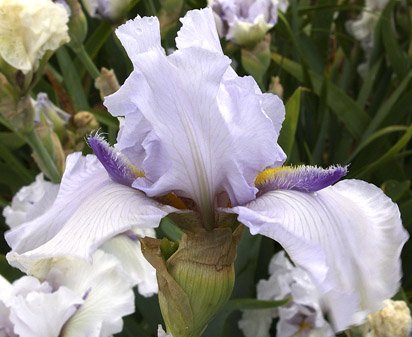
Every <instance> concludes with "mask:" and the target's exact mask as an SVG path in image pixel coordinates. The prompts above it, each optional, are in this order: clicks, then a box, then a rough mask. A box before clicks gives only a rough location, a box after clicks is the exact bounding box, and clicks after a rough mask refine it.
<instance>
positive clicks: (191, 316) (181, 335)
mask: <svg viewBox="0 0 412 337" xmlns="http://www.w3.org/2000/svg"><path fill="white" fill-rule="evenodd" d="M240 232H241V229H240V227H238V229H237V230H235V232H234V233H232V230H231V229H230V228H216V229H214V230H212V231H206V230H203V229H198V230H196V232H186V233H185V234H183V236H182V239H181V241H180V242H179V246H178V248H177V250H176V251H174V252H173V250H174V249H175V248H174V247H173V245H166V249H165V248H163V247H164V245H163V246H162V244H161V240H156V239H152V238H143V239H142V240H141V242H142V251H143V255H144V256H145V257H146V259H147V260H148V261H149V262H150V263H151V264H152V265H153V266H154V267H155V268H156V272H157V280H158V284H159V303H160V308H161V311H162V315H163V318H164V320H165V323H166V327H167V331H168V332H169V333H171V334H172V335H173V336H174V337H199V336H200V335H201V333H202V332H203V331H204V329H205V328H206V327H207V324H208V322H209V321H210V319H211V318H212V317H213V316H214V315H215V314H216V312H217V311H218V310H219V309H220V308H221V307H222V306H223V305H224V304H225V303H226V302H227V300H228V299H229V297H230V295H231V293H232V290H233V285H234V281H235V271H234V260H235V257H236V247H237V243H238V241H239V237H240V234H241V233H240ZM167 247H169V248H173V250H172V251H171V252H172V255H171V256H170V257H169V258H167V256H168V255H170V251H169V249H168V248H167ZM165 250H167V252H166V251H165Z"/></svg>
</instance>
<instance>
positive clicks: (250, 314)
mask: <svg viewBox="0 0 412 337" xmlns="http://www.w3.org/2000/svg"><path fill="white" fill-rule="evenodd" d="M269 273H270V277H269V279H268V280H260V281H259V283H258V285H257V298H258V299H260V300H276V301H279V300H283V299H286V298H290V301H289V303H288V304H287V305H285V306H282V307H279V308H277V309H265V310H246V311H244V312H243V316H242V319H241V320H240V321H239V327H240V328H241V330H242V331H243V333H244V335H245V336H246V337H270V334H269V329H270V326H271V324H272V321H273V319H274V318H275V317H279V321H278V323H277V327H276V328H277V334H276V336H278V337H294V336H302V337H303V336H308V337H309V336H310V337H315V336H317V337H331V336H334V333H333V330H332V328H331V326H330V325H329V323H328V322H327V321H326V320H325V318H324V316H323V314H324V313H323V311H322V308H321V302H322V298H321V294H320V293H319V291H318V290H317V288H316V286H315V285H314V283H313V282H312V280H311V279H310V277H309V275H308V274H307V273H306V272H305V271H304V270H303V269H302V268H299V267H295V266H293V265H292V264H291V262H290V261H289V260H288V259H287V257H286V256H285V252H283V251H282V252H279V253H277V254H276V255H275V256H274V257H273V258H272V260H271V261H270V264H269Z"/></svg>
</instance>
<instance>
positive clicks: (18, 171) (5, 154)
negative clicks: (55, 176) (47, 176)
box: [0, 143, 33, 185]
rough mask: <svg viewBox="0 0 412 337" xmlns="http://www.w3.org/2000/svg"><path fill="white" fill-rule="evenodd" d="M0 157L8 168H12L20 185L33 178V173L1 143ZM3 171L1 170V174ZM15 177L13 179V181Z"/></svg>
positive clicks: (27, 182)
mask: <svg viewBox="0 0 412 337" xmlns="http://www.w3.org/2000/svg"><path fill="white" fill-rule="evenodd" d="M0 158H1V159H3V160H4V162H5V163H6V164H7V166H8V170H12V171H13V174H14V176H15V178H16V176H17V177H18V178H19V182H21V183H22V185H25V184H29V183H30V182H31V181H32V180H33V174H32V173H31V172H30V170H28V169H27V168H26V167H24V165H23V164H22V163H21V162H20V161H19V160H18V159H17V158H16V156H15V155H14V154H13V153H12V152H11V151H10V150H9V149H8V148H7V147H5V146H4V145H3V144H2V143H0ZM3 173H5V172H2V175H3ZM14 180H16V179H13V181H14Z"/></svg>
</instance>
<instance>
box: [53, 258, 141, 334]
mask: <svg viewBox="0 0 412 337" xmlns="http://www.w3.org/2000/svg"><path fill="white" fill-rule="evenodd" d="M47 280H48V281H49V282H50V283H52V284H55V285H59V286H60V287H67V288H69V289H70V290H71V291H73V292H74V293H76V294H78V295H80V296H81V297H82V298H83V299H84V301H83V303H82V305H81V306H80V307H79V308H78V310H77V311H76V313H75V314H74V315H73V316H72V317H71V318H70V319H69V320H68V321H67V323H66V324H65V326H64V328H63V330H62V333H61V336H63V337H88V336H99V337H109V336H111V335H113V334H115V333H118V332H120V331H121V330H122V327H123V321H122V317H123V316H126V315H129V314H131V313H133V312H134V294H133V291H132V286H133V285H132V283H131V281H130V279H129V277H128V276H127V275H126V274H125V273H124V271H123V269H122V267H121V264H120V261H119V260H117V259H116V258H115V257H114V256H111V255H110V254H106V253H104V252H102V251H100V250H98V251H96V252H95V253H94V254H93V259H92V264H89V263H87V262H85V261H82V260H79V259H75V258H74V259H70V258H66V259H61V260H59V261H57V262H56V263H55V264H54V265H53V268H52V269H51V270H50V272H49V274H48V275H47Z"/></svg>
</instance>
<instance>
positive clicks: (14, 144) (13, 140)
mask: <svg viewBox="0 0 412 337" xmlns="http://www.w3.org/2000/svg"><path fill="white" fill-rule="evenodd" d="M0 144H2V145H4V146H5V147H7V148H8V149H9V150H16V149H18V148H20V147H22V146H23V145H24V144H26V142H25V141H24V139H23V138H22V137H21V136H19V135H17V134H16V133H14V132H0Z"/></svg>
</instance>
